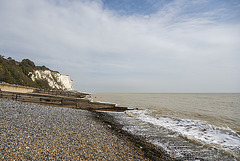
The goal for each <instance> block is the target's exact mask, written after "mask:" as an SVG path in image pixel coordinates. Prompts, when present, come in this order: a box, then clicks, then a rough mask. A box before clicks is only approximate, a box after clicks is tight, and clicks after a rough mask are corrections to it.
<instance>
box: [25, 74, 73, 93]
mask: <svg viewBox="0 0 240 161" xmlns="http://www.w3.org/2000/svg"><path fill="white" fill-rule="evenodd" d="M29 75H31V78H32V80H33V81H35V80H36V79H43V80H44V79H45V80H47V82H48V84H49V86H50V87H51V88H55V89H63V90H73V81H72V80H71V79H70V77H69V76H68V75H61V74H60V73H58V72H54V71H50V70H35V71H34V72H30V73H29Z"/></svg>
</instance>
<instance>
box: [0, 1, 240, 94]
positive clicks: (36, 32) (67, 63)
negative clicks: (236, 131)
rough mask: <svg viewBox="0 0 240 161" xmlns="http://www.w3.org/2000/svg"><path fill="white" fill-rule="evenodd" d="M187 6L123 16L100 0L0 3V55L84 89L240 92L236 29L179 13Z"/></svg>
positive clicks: (177, 4)
mask: <svg viewBox="0 0 240 161" xmlns="http://www.w3.org/2000/svg"><path fill="white" fill-rule="evenodd" d="M190 5H191V4H189V3H186V1H174V2H173V3H171V4H168V5H166V6H165V7H164V8H163V9H162V10H161V11H159V12H158V13H156V14H152V15H148V16H140V15H131V16H126V15H124V16H122V15H118V14H116V12H112V11H110V10H104V9H103V4H102V3H101V1H60V2H59V3H58V4H56V3H55V1H47V0H35V1H29V0H21V1H13V0H3V1H1V2H0V19H1V21H2V24H1V25H0V35H1V37H0V50H1V52H4V53H6V54H7V56H11V57H13V58H16V59H23V58H26V57H28V58H30V59H32V60H34V61H35V62H37V64H41V65H43V64H44V65H46V66H48V67H50V68H53V69H54V70H59V71H60V72H63V73H64V74H69V75H70V76H71V78H72V79H74V85H75V88H77V89H79V90H84V91H91V92H118V91H121V92H124V91H126V92H141V91H142V92H151V91H154V92H185V91H186V92H188V91H190V92H198V91H200V92H204V91H206V92H211V91H212V92H236V91H238V92H239V91H240V85H239V84H238V83H237V82H239V81H240V76H239V75H240V73H239V71H240V66H239V65H238V62H237V60H239V51H240V47H239V45H238V44H240V38H239V35H240V30H239V28H240V25H239V23H235V24H224V23H221V22H217V21H214V20H213V18H212V17H209V14H208V16H206V14H205V13H202V15H199V14H198V15H197V16H191V14H183V12H182V11H183V9H185V8H187V7H189V6H190ZM213 12H214V11H212V13H211V15H214V14H213Z"/></svg>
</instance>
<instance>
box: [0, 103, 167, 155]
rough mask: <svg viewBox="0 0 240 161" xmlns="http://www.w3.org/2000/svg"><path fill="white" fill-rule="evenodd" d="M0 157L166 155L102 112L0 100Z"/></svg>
mask: <svg viewBox="0 0 240 161" xmlns="http://www.w3.org/2000/svg"><path fill="white" fill-rule="evenodd" d="M0 120H1V121H0V141H1V144H0V160H172V159H171V158H170V157H169V156H168V155H167V154H165V153H164V151H162V150H161V149H159V148H157V147H155V146H153V145H151V144H149V143H146V142H145V141H144V138H139V137H136V136H133V135H131V134H129V133H127V132H125V131H123V130H122V129H121V126H120V125H118V124H116V123H114V122H113V121H112V119H111V117H110V116H109V115H107V113H102V112H94V111H85V110H79V109H71V108H64V107H53V106H44V105H38V104H29V103H23V102H18V101H12V100H6V99H0Z"/></svg>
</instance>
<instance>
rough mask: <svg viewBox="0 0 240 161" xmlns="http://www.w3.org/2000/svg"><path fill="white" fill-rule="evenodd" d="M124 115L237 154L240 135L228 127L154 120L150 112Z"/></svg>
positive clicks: (165, 118)
mask: <svg viewBox="0 0 240 161" xmlns="http://www.w3.org/2000/svg"><path fill="white" fill-rule="evenodd" d="M126 113H127V114H128V115H129V116H131V117H135V118H137V119H139V120H141V121H144V122H148V123H151V124H153V125H157V126H161V127H163V128H166V129H169V130H171V131H173V132H176V133H178V134H179V135H181V136H183V137H185V138H187V139H189V140H193V141H196V142H200V143H202V144H207V145H210V146H213V147H215V148H219V149H222V150H225V151H227V152H230V153H233V154H234V153H239V150H240V135H238V134H237V133H236V132H234V131H233V130H232V129H230V128H228V127H216V126H214V125H210V124H208V123H207V122H204V121H201V120H191V119H179V118H170V117H159V118H155V117H153V116H150V115H149V114H150V113H151V111H150V110H133V111H127V112H126ZM236 155H239V154H236Z"/></svg>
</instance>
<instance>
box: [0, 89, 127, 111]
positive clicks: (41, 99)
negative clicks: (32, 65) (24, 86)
mask: <svg viewBox="0 0 240 161" xmlns="http://www.w3.org/2000/svg"><path fill="white" fill-rule="evenodd" d="M87 95H88V94H85V93H80V92H70V91H45V90H36V89H35V90H33V92H30V93H23V92H16V91H3V90H0V98H5V99H12V100H17V101H22V102H30V103H40V104H47V105H55V106H64V107H69V108H76V109H84V110H106V111H125V110H127V109H128V108H127V107H118V106H116V104H114V103H103V102H93V101H91V100H90V99H88V98H86V96H87Z"/></svg>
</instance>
